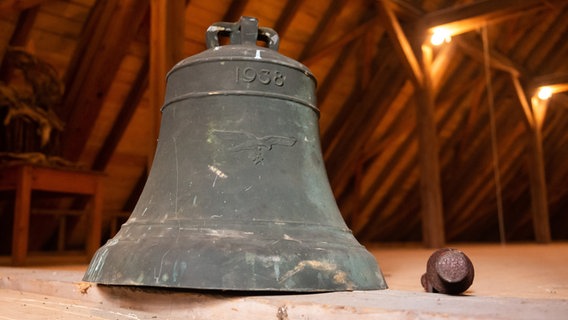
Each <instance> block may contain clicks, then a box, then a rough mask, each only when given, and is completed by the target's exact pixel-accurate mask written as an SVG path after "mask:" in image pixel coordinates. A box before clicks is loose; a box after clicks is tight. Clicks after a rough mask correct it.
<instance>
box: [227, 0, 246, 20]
mask: <svg viewBox="0 0 568 320" xmlns="http://www.w3.org/2000/svg"><path fill="white" fill-rule="evenodd" d="M248 2H249V0H233V1H231V4H230V5H229V8H228V9H227V12H226V13H225V15H224V16H223V20H222V21H226V22H235V21H237V20H239V18H240V17H241V16H242V15H243V12H244V11H245V8H246V6H247V4H248Z"/></svg>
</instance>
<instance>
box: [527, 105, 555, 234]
mask: <svg viewBox="0 0 568 320" xmlns="http://www.w3.org/2000/svg"><path fill="white" fill-rule="evenodd" d="M531 104H532V109H533V115H534V126H532V127H531V129H532V130H530V131H529V135H530V137H529V145H530V148H529V150H530V153H529V155H528V156H529V163H530V165H529V176H530V188H531V200H532V201H531V204H532V220H533V229H534V236H535V240H536V241H537V242H540V243H548V242H550V241H551V235H550V220H549V215H548V200H547V190H546V175H545V172H544V152H543V149H542V125H543V122H544V114H545V111H546V109H545V108H546V101H541V100H539V99H537V98H533V99H532V101H531Z"/></svg>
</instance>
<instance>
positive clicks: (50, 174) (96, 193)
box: [0, 164, 103, 265]
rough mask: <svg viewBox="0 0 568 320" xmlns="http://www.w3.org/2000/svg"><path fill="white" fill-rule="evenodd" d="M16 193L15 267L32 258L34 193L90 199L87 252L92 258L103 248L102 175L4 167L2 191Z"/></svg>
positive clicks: (0, 174)
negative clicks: (29, 250)
mask: <svg viewBox="0 0 568 320" xmlns="http://www.w3.org/2000/svg"><path fill="white" fill-rule="evenodd" d="M6 190H15V200H14V201H15V204H14V226H13V235H12V264H13V265H23V264H25V262H26V258H27V255H28V239H29V226H30V213H31V201H32V191H33V190H41V191H48V192H60V193H68V194H79V195H86V196H88V198H89V203H88V204H87V206H86V209H85V214H87V221H88V231H87V235H86V245H85V247H86V248H85V251H86V254H87V256H88V257H91V256H92V255H93V254H94V253H95V251H96V250H97V249H98V247H99V246H100V241H101V223H102V204H103V202H102V175H101V174H99V173H95V172H90V171H82V170H72V169H63V168H53V167H46V166H39V165H33V164H16V165H7V166H1V167H0V191H6Z"/></svg>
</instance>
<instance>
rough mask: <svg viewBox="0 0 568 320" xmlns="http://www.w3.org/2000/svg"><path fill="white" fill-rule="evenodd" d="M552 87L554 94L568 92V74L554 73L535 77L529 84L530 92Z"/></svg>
mask: <svg viewBox="0 0 568 320" xmlns="http://www.w3.org/2000/svg"><path fill="white" fill-rule="evenodd" d="M545 86H546V87H550V88H551V89H552V91H553V92H554V93H557V92H566V91H568V73H552V74H546V75H541V76H536V77H533V78H532V79H531V81H530V83H529V86H528V87H529V92H531V91H533V90H535V91H536V89H538V88H539V87H545Z"/></svg>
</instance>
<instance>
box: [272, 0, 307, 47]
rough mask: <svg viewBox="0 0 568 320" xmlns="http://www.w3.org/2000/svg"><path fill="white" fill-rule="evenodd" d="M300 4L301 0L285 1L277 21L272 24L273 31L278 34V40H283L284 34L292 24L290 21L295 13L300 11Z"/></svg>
mask: <svg viewBox="0 0 568 320" xmlns="http://www.w3.org/2000/svg"><path fill="white" fill-rule="evenodd" d="M302 3H303V1H301V0H288V1H286V5H285V6H284V9H283V10H282V12H281V13H280V16H279V17H278V20H276V23H275V24H274V30H276V32H278V34H279V35H280V38H283V37H284V34H286V31H287V30H288V27H290V23H292V20H293V19H294V16H295V15H296V12H298V10H299V9H300V6H301V5H302Z"/></svg>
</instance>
